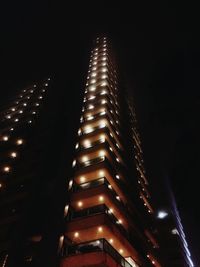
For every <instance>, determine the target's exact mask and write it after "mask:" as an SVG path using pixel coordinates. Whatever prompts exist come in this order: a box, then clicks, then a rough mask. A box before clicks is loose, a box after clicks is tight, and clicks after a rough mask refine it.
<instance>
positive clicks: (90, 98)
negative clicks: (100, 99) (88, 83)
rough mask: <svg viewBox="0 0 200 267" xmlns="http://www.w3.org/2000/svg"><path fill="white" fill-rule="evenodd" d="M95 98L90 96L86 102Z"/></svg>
mask: <svg viewBox="0 0 200 267" xmlns="http://www.w3.org/2000/svg"><path fill="white" fill-rule="evenodd" d="M95 97H96V96H94V95H91V96H90V97H89V98H88V100H92V99H95Z"/></svg>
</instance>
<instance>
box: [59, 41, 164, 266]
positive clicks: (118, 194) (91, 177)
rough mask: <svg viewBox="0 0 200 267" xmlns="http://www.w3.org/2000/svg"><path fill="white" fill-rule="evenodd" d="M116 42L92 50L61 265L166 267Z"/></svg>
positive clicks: (96, 44) (70, 189) (134, 119)
mask: <svg viewBox="0 0 200 267" xmlns="http://www.w3.org/2000/svg"><path fill="white" fill-rule="evenodd" d="M122 86H123V85H122V84H120V80H119V79H118V71H117V64H116V62H115V59H114V56H113V52H112V48H111V45H110V43H109V42H108V41H107V39H106V38H105V37H103V38H97V39H96V41H95V44H94V48H93V49H92V52H91V58H90V63H89V71H88V77H87V83H86V89H85V97H84V100H83V107H82V116H81V118H80V128H79V130H78V138H77V143H76V147H75V151H76V152H75V157H74V160H73V163H72V168H73V177H71V179H70V180H69V184H68V193H69V202H68V203H67V205H66V206H65V210H64V215H65V220H66V229H65V233H64V235H63V236H61V237H60V248H61V253H62V255H63V260H62V262H61V266H62V267H65V266H71V267H73V266H79V264H78V263H79V262H80V266H83V265H84V266H90V265H91V266H92V265H94V266H134V267H137V266H162V265H161V263H160V259H159V256H158V255H159V244H158V242H157V237H156V235H157V229H156V224H155V220H154V206H153V203H152V200H151V194H150V192H149V181H148V178H147V176H146V172H145V168H144V164H143V154H142V148H141V141H140V136H139V133H138V130H137V122H136V116H135V112H134V107H133V106H132V101H131V99H130V98H129V97H128V94H127V92H125V91H124V90H122Z"/></svg>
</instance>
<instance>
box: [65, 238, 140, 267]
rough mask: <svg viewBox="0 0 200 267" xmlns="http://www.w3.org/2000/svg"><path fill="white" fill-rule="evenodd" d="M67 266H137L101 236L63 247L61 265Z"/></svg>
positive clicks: (137, 266)
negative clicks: (100, 237)
mask: <svg viewBox="0 0 200 267" xmlns="http://www.w3.org/2000/svg"><path fill="white" fill-rule="evenodd" d="M128 260H129V261H130V262H131V264H130V263H129V262H128ZM69 266H70V267H83V266H85V267H86V266H96V267H103V266H104V267H139V265H138V264H137V263H136V262H135V261H134V260H133V259H131V258H127V259H125V258H124V257H123V256H121V255H120V254H119V253H118V252H117V251H116V250H115V249H114V248H113V247H112V246H111V245H110V244H109V243H108V241H106V240H105V239H103V238H102V239H97V240H93V241H89V242H84V243H80V244H77V245H72V246H66V247H64V248H63V251H62V261H61V267H69Z"/></svg>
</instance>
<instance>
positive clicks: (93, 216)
mask: <svg viewBox="0 0 200 267" xmlns="http://www.w3.org/2000/svg"><path fill="white" fill-rule="evenodd" d="M65 236H66V237H67V238H68V239H70V240H71V241H72V242H75V243H76V242H79V243H80V242H86V241H90V240H92V239H96V238H105V239H106V240H108V241H109V242H110V243H111V244H112V245H113V247H114V248H115V249H117V250H118V251H119V252H120V254H123V256H127V257H128V256H131V257H132V258H137V259H140V260H141V258H140V256H139V254H138V251H140V254H141V255H144V251H143V248H142V247H140V245H139V244H137V242H136V241H138V240H136V239H135V237H134V235H133V233H132V232H128V231H126V230H125V228H124V227H123V226H122V225H121V224H120V223H119V221H118V220H117V218H116V217H115V216H114V215H113V214H112V213H111V212H110V210H109V209H108V208H107V207H106V206H105V205H98V206H95V207H92V208H89V209H85V210H81V211H78V212H70V213H69V216H68V222H67V228H66V232H65Z"/></svg>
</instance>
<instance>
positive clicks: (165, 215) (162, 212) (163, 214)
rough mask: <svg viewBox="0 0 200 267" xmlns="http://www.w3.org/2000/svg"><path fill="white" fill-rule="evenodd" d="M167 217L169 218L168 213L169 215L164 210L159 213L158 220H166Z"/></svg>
mask: <svg viewBox="0 0 200 267" xmlns="http://www.w3.org/2000/svg"><path fill="white" fill-rule="evenodd" d="M167 216H168V213H167V212H166V211H164V210H160V211H159V212H158V215H157V218H158V219H164V218H166V217H167Z"/></svg>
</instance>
